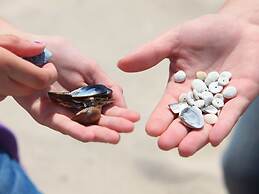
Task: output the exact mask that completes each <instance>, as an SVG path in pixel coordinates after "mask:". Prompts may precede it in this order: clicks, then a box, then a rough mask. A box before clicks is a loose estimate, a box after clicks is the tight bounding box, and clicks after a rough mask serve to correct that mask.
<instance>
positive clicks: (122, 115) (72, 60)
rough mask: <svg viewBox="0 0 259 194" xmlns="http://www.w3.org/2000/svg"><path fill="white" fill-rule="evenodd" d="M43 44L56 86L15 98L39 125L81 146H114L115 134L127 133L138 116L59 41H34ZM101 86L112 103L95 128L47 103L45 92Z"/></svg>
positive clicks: (117, 91)
mask: <svg viewBox="0 0 259 194" xmlns="http://www.w3.org/2000/svg"><path fill="white" fill-rule="evenodd" d="M38 39H41V40H44V41H45V42H46V45H47V48H48V49H49V50H50V51H51V52H52V53H53V59H52V62H53V64H55V66H56V69H57V71H58V82H57V83H55V84H54V85H52V86H51V88H48V89H47V90H45V91H41V92H38V93H35V94H34V95H31V96H28V97H21V98H16V100H17V101H18V103H19V104H20V105H21V106H23V107H24V108H25V109H26V110H27V111H28V112H29V113H30V114H31V116H32V117H33V118H34V119H35V120H36V121H38V122H39V123H41V124H43V125H45V126H48V127H50V128H52V129H55V130H57V131H59V132H61V133H63V134H67V135H69V136H71V137H73V138H75V139H77V140H80V141H82V142H90V141H95V142H106V143H112V144H116V143H118V142H119V140H120V135H119V133H121V132H122V133H126V132H131V131H132V130H133V128H134V122H136V121H138V120H139V115H138V114H137V113H136V112H134V111H131V110H129V109H127V107H126V104H125V101H124V98H123V94H122V89H121V88H120V87H119V86H118V85H116V84H114V83H113V82H112V81H111V80H110V79H109V78H108V77H107V76H106V74H105V73H104V72H103V71H102V70H101V68H100V67H99V66H98V65H97V64H96V63H95V62H94V61H92V60H89V59H87V58H86V57H84V56H83V55H81V54H80V52H79V51H78V50H77V49H75V48H74V47H73V46H71V44H70V43H68V42H67V41H65V40H63V39H61V38H49V37H40V38H39V37H38ZM86 84H89V85H92V84H104V85H106V86H107V87H109V88H111V89H112V90H113V103H112V105H111V106H108V107H107V108H106V109H105V110H104V112H103V114H102V116H101V119H100V120H99V123H98V125H91V126H83V125H81V124H79V123H77V122H75V121H72V120H71V118H72V117H73V115H72V113H71V112H69V111H68V110H66V109H64V108H63V107H61V106H59V105H56V104H55V103H53V102H51V101H50V99H49V98H48V97H47V92H48V91H50V90H51V91H64V89H62V88H65V89H66V90H69V91H71V90H74V89H76V88H78V87H81V86H83V85H86Z"/></svg>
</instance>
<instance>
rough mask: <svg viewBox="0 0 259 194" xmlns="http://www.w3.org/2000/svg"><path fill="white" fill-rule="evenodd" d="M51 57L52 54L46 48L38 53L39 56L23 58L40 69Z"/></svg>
mask: <svg viewBox="0 0 259 194" xmlns="http://www.w3.org/2000/svg"><path fill="white" fill-rule="evenodd" d="M52 56H53V55H52V53H51V52H50V51H49V50H48V49H47V48H45V49H44V50H43V52H42V53H40V54H39V55H36V56H33V57H25V58H24V59H25V60H27V61H29V62H31V63H32V64H34V65H37V66H39V67H42V66H43V65H45V64H46V63H48V62H49V61H50V59H51V58H52Z"/></svg>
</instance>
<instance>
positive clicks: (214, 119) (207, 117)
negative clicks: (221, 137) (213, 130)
mask: <svg viewBox="0 0 259 194" xmlns="http://www.w3.org/2000/svg"><path fill="white" fill-rule="evenodd" d="M204 120H205V122H206V123H208V124H211V125H214V124H215V123H216V122H217V121H218V117H217V115H215V114H206V115H204Z"/></svg>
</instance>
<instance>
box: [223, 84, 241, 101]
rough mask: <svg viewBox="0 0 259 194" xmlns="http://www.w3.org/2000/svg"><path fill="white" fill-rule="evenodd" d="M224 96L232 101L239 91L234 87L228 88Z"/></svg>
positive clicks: (224, 91)
mask: <svg viewBox="0 0 259 194" xmlns="http://www.w3.org/2000/svg"><path fill="white" fill-rule="evenodd" d="M222 93H223V96H224V98H226V99H231V98H234V97H236V95H237V89H236V88H235V87H234V86H228V87H226V88H225V89H224V90H223V92H222Z"/></svg>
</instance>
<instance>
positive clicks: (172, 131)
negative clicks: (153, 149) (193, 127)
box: [158, 118, 188, 151]
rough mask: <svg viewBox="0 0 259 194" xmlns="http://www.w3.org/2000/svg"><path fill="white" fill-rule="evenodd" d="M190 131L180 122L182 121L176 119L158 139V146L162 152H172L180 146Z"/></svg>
mask: <svg viewBox="0 0 259 194" xmlns="http://www.w3.org/2000/svg"><path fill="white" fill-rule="evenodd" d="M187 133H188V129H187V128H186V127H185V126H184V125H183V124H182V123H181V122H180V119H179V118H177V119H175V120H174V121H173V122H172V123H171V124H170V125H169V127H168V129H167V130H166V131H165V132H164V133H163V134H162V135H161V136H160V138H159V139H158V146H159V148H160V149H162V150H165V151H167V150H170V149H173V148H175V147H177V146H178V145H179V143H180V142H181V141H182V140H183V138H184V137H185V136H186V135H187Z"/></svg>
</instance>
